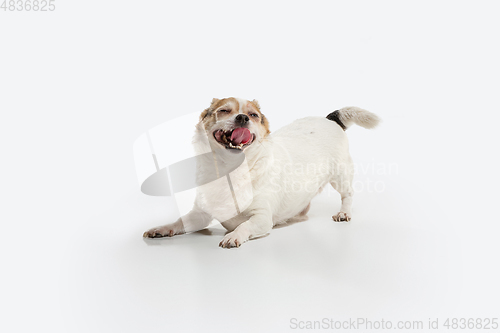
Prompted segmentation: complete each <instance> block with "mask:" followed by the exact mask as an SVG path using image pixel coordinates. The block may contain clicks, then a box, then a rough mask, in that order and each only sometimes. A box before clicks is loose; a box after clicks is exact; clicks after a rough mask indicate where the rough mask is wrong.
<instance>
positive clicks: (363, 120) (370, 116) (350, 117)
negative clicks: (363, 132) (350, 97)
mask: <svg viewBox="0 0 500 333" xmlns="http://www.w3.org/2000/svg"><path fill="white" fill-rule="evenodd" d="M326 118H327V119H329V120H331V121H334V122H336V123H337V124H339V126H340V127H342V129H343V130H344V131H345V130H346V129H347V128H349V127H350V126H351V125H352V124H353V123H354V124H356V125H359V126H361V127H364V128H374V127H375V126H377V125H378V123H379V122H380V118H379V117H378V116H377V115H376V114H374V113H371V112H369V111H366V110H363V109H361V108H358V107H356V106H346V107H345V108H342V109H340V110H336V111H333V112H332V113H330V114H329V115H328V116H326Z"/></svg>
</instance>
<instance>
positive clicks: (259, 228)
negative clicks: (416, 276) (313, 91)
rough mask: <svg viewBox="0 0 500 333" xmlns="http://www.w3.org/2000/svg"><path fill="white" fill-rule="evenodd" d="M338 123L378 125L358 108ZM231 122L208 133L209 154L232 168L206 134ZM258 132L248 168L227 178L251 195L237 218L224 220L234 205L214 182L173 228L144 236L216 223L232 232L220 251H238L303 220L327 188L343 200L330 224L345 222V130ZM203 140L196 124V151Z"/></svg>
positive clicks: (348, 174) (315, 127)
mask: <svg viewBox="0 0 500 333" xmlns="http://www.w3.org/2000/svg"><path fill="white" fill-rule="evenodd" d="M239 103H240V105H241V104H242V102H239ZM239 112H241V109H240V110H239ZM339 118H340V119H341V121H342V122H344V124H345V125H346V127H348V126H349V125H351V124H352V123H355V124H358V125H360V126H363V127H366V128H371V127H374V126H375V125H376V124H377V123H378V121H379V119H378V117H377V116H375V115H374V114H372V113H370V112H368V111H365V110H362V109H359V108H356V107H348V108H344V109H341V110H339ZM233 120H234V117H232V118H231V119H228V120H225V121H224V123H222V121H218V122H217V123H216V124H215V125H214V126H213V128H212V129H209V130H208V131H207V132H209V133H208V141H209V144H210V146H211V148H212V150H214V151H215V150H217V149H218V150H217V152H218V154H219V155H220V156H218V157H217V158H218V159H219V160H220V161H221V162H220V163H226V162H227V163H230V162H229V161H230V159H231V158H234V155H233V154H234V152H231V151H225V150H224V149H223V148H221V147H220V145H218V143H217V142H216V141H215V139H214V138H213V137H212V135H210V133H211V132H210V131H211V130H213V129H214V128H222V127H224V128H228V127H230V126H231V125H232V121H233ZM258 127H259V126H258V125H255V124H251V125H250V127H249V129H250V131H251V132H252V133H255V134H256V139H255V141H254V142H253V143H252V144H251V145H250V146H248V147H247V148H246V149H245V150H244V152H243V153H244V154H245V157H246V164H245V165H244V167H240V168H238V169H237V170H236V171H235V172H233V174H231V182H232V186H233V188H234V190H235V192H238V194H241V192H244V195H246V196H247V197H248V196H249V195H250V196H252V198H250V200H249V201H247V202H248V204H247V205H245V206H244V207H242V209H241V211H240V214H239V215H237V216H235V217H232V218H230V219H227V217H228V216H229V215H231V214H229V215H228V214H225V212H226V211H228V210H230V206H232V205H233V204H234V200H233V198H232V197H231V196H230V193H229V192H228V191H227V189H226V188H224V187H223V186H220V183H219V184H216V182H213V183H210V184H206V185H204V186H200V187H199V188H198V189H197V198H196V201H195V204H194V208H193V210H192V211H191V212H190V213H188V214H187V215H186V216H183V217H181V218H180V219H179V220H178V221H177V222H175V223H174V224H170V225H166V226H163V227H159V228H155V229H151V230H150V231H149V232H146V233H145V236H146V234H147V233H149V234H150V235H151V233H152V235H153V237H154V235H155V232H156V233H157V234H158V233H159V234H160V235H174V234H178V233H182V232H183V227H182V220H183V219H186V220H189V221H191V226H192V223H193V221H197V222H196V229H203V228H205V227H206V226H207V225H208V224H209V223H210V221H211V220H212V218H218V219H219V221H220V222H221V224H222V225H223V226H224V227H225V228H226V229H228V230H229V231H230V233H228V234H226V236H225V237H224V238H223V240H222V241H221V242H220V246H222V247H238V246H240V245H241V244H242V243H244V242H246V241H247V240H249V239H250V238H253V237H258V236H261V235H264V234H266V233H268V232H269V231H270V230H271V229H272V228H273V226H275V225H277V224H280V223H284V222H286V221H287V220H290V219H293V218H296V217H303V216H304V215H305V213H306V212H307V210H308V208H309V204H310V202H311V200H312V198H313V197H314V196H315V195H317V194H318V193H319V192H321V190H322V189H323V187H324V186H326V185H327V184H328V183H330V184H331V185H332V186H333V187H334V188H335V189H336V190H337V191H338V192H339V193H340V195H341V198H342V206H341V209H340V212H339V213H338V214H336V215H334V216H333V219H334V220H335V221H349V220H350V218H351V204H352V196H353V190H352V186H351V184H352V177H353V163H352V159H351V156H350V155H349V144H348V140H347V135H346V133H345V132H344V130H343V129H342V128H341V127H340V126H339V125H338V124H337V123H335V122H334V121H331V120H328V119H326V118H325V117H307V118H303V119H299V120H296V121H294V122H293V123H292V124H290V125H288V126H285V127H283V128H282V129H280V130H278V131H276V132H275V133H273V134H271V135H268V136H267V137H264V134H263V131H262V129H261V128H258ZM202 136H204V137H205V138H206V134H205V132H204V128H203V126H201V124H199V125H198V126H197V133H196V135H195V139H194V144H195V148H196V149H197V150H198V151H206V149H207V147H206V141H205V143H203V140H201V139H199V138H201V137H202ZM197 138H198V139H197ZM204 145H205V146H204ZM226 159H227V160H226ZM225 161H226V162H225ZM204 163H207V164H204ZM208 163H213V160H212V161H210V159H209V158H206V159H205V160H204V161H200V165H199V169H198V171H199V172H200V174H202V175H203V172H204V171H203V170H204V165H205V166H207V165H208ZM232 209H233V210H234V208H232ZM233 216H234V214H233ZM150 237H151V236H150Z"/></svg>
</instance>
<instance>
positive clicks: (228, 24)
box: [0, 0, 500, 332]
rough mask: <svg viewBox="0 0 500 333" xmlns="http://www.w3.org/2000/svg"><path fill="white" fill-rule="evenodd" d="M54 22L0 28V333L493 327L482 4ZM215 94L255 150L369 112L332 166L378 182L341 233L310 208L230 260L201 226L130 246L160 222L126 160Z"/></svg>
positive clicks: (224, 8)
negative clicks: (351, 168) (253, 140)
mask: <svg viewBox="0 0 500 333" xmlns="http://www.w3.org/2000/svg"><path fill="white" fill-rule="evenodd" d="M55 4H56V10H55V11H53V12H34V11H30V12H27V11H19V12H18V11H12V12H11V11H9V10H7V11H4V10H3V9H2V10H1V11H0V111H1V116H2V117H1V120H0V138H1V141H0V142H1V152H2V158H1V170H2V173H1V176H0V177H1V178H0V180H1V187H0V188H1V190H0V194H1V198H2V201H1V202H2V204H1V210H0V221H1V226H2V233H1V235H2V236H1V237H2V241H1V243H0V249H1V251H0V256H1V258H2V259H1V263H2V274H1V275H0V282H1V283H0V290H1V297H0V299H1V301H0V302H1V305H2V309H1V310H2V311H1V315H0V316H1V320H0V327H1V330H2V331H3V332H34V331H36V332H172V331H174V332H181V331H187V332H189V331H205V332H227V331H238V332H247V331H248V332H250V331H261V332H264V331H266V332H267V331H269V332H287V331H291V330H292V329H291V327H290V320H291V318H298V319H299V320H320V319H322V318H325V317H328V318H337V319H342V318H357V317H364V316H366V317H367V318H368V319H372V320H377V319H380V318H385V319H386V320H394V321H396V320H399V319H401V320H410V319H416V320H423V321H424V322H426V323H427V320H428V318H437V317H439V318H442V319H445V318H448V317H467V318H469V317H471V318H478V317H483V318H484V317H488V318H492V317H498V316H499V310H500V306H499V305H500V304H499V296H500V293H499V287H498V281H500V274H499V271H498V254H499V250H500V246H499V244H498V235H499V231H500V226H499V218H498V212H497V209H496V208H497V206H498V205H497V200H498V189H497V188H498V185H499V184H498V167H497V165H498V164H497V163H498V147H497V145H498V142H499V137H498V132H497V131H498V129H497V122H498V118H499V117H498V115H499V114H500V113H499V112H500V108H499V102H498V93H499V91H500V84H499V77H500V65H499V63H500V62H499V61H498V59H500V52H499V43H498V41H499V31H500V21H499V20H498V11H499V5H498V2H496V1H468V2H464V1H418V2H417V1H413V2H410V1H307V2H306V1H281V2H278V1H265V2H256V1H252V2H234V1H226V2H220V1H205V2H202V1H198V2H192V1H184V2H180V1H179V2H174V1H153V0H145V1H140V2H139V1H123V0H122V1H116V0H114V1H113V0H108V1H93V0H87V1H62V0H56V1H55ZM228 96H237V97H241V98H246V99H254V98H255V99H258V100H259V102H260V103H261V106H262V110H263V112H264V113H265V114H266V115H267V117H268V119H269V120H270V123H271V129H272V130H275V129H278V128H280V127H281V126H283V125H285V124H287V123H290V122H292V121H293V120H294V119H297V118H299V117H302V116H305V115H317V116H326V115H327V114H328V113H330V112H331V111H334V110H336V109H338V108H340V107H343V106H347V105H356V106H359V107H363V108H366V109H368V110H370V111H372V112H375V113H376V114H378V115H379V116H381V118H382V119H383V120H384V121H383V123H382V125H381V126H380V127H379V128H378V129H376V130H373V131H367V130H364V129H361V128H351V129H349V130H348V136H349V138H350V142H351V152H352V155H353V158H354V160H355V161H356V162H359V163H365V165H366V164H369V163H374V164H376V165H388V164H393V165H397V172H391V173H390V174H385V175H381V176H375V175H372V176H373V177H375V178H376V180H381V181H383V184H384V188H383V190H382V191H379V192H369V191H360V192H359V193H357V194H356V195H355V197H354V201H355V206H354V217H353V221H352V222H351V223H350V224H337V225H335V224H334V223H333V222H332V221H331V219H330V216H331V215H332V214H333V213H336V212H337V210H338V207H339V206H340V199H339V197H337V196H335V194H334V193H333V192H328V191H327V192H324V193H323V194H322V195H321V196H319V197H318V198H317V199H315V201H314V202H313V205H312V208H311V213H310V214H309V215H310V220H309V221H308V222H305V223H299V224H296V225H293V226H290V227H284V228H280V229H276V230H273V232H272V233H271V235H270V236H269V237H265V238H263V239H260V240H258V241H257V240H256V241H251V242H249V243H247V244H245V245H243V246H242V247H241V248H239V249H235V250H223V249H220V248H218V247H217V245H218V242H219V240H220V239H221V238H222V235H223V234H224V232H223V230H222V229H220V228H217V227H216V228H213V230H212V231H211V233H210V232H207V233H205V234H203V233H197V234H192V235H186V236H181V237H178V238H172V239H165V240H158V242H156V243H154V242H145V241H144V240H143V239H142V233H143V232H144V231H145V230H146V229H148V228H150V227H153V226H155V225H158V224H162V223H166V222H169V221H170V220H169V219H171V218H172V214H171V210H172V207H173V206H172V205H173V204H172V202H171V201H169V200H167V199H165V198H154V197H147V196H145V195H143V194H141V193H140V191H139V185H138V183H137V180H136V175H135V170H134V161H133V155H132V145H133V142H134V140H135V139H136V138H137V137H138V136H139V135H141V134H142V133H144V132H145V131H147V130H148V129H150V128H152V127H154V126H156V125H158V124H161V123H163V122H165V121H168V120H169V119H173V118H175V117H178V116H181V115H184V114H187V113H191V112H196V111H199V112H201V111H202V110H203V109H204V108H205V107H207V106H208V105H209V102H210V101H211V99H212V98H213V97H219V98H220V97H228ZM184 130H192V129H190V128H189V129H179V131H184ZM359 177H360V178H359V179H363V176H359ZM329 205H330V206H329ZM155 241H156V240H155ZM155 245H157V246H155Z"/></svg>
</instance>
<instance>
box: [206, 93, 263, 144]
mask: <svg viewBox="0 0 500 333" xmlns="http://www.w3.org/2000/svg"><path fill="white" fill-rule="evenodd" d="M200 122H201V123H202V124H203V127H204V129H205V131H206V132H207V135H208V138H209V140H210V141H212V142H213V143H215V145H212V146H215V147H221V148H224V149H228V150H234V151H242V150H245V149H246V148H248V147H250V146H251V145H252V144H253V143H254V142H256V141H260V140H261V139H263V138H265V137H266V136H267V135H268V134H269V133H270V131H269V123H268V121H267V119H266V117H265V116H264V115H263V114H262V112H260V106H259V103H258V102H257V101H256V100H253V101H247V100H244V99H240V98H234V97H229V98H223V99H217V98H214V99H213V100H212V103H211V105H210V107H209V108H207V109H205V110H204V111H203V112H202V113H201V115H200Z"/></svg>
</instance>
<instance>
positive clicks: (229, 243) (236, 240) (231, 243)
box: [219, 231, 248, 249]
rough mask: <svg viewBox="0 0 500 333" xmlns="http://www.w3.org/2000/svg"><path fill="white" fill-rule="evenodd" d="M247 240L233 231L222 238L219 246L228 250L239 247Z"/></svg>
mask: <svg viewBox="0 0 500 333" xmlns="http://www.w3.org/2000/svg"><path fill="white" fill-rule="evenodd" d="M247 240H248V237H244V236H243V235H240V234H238V232H237V231H233V232H230V233H228V234H227V235H226V236H224V238H223V239H222V240H221V241H220V243H219V246H220V247H224V248H226V249H230V248H232V247H240V246H241V244H243V243H244V242H246V241H247Z"/></svg>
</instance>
